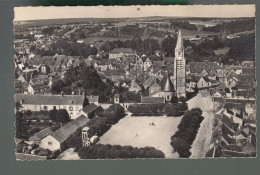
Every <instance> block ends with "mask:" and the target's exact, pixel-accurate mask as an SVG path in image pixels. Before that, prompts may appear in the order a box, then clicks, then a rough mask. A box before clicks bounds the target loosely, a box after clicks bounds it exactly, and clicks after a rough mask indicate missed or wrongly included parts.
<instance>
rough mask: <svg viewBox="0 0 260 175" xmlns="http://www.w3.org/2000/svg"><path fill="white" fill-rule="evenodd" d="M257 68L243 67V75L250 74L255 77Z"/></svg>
mask: <svg viewBox="0 0 260 175" xmlns="http://www.w3.org/2000/svg"><path fill="white" fill-rule="evenodd" d="M255 71H256V70H255V68H254V67H243V68H242V74H244V75H245V74H250V75H255Z"/></svg>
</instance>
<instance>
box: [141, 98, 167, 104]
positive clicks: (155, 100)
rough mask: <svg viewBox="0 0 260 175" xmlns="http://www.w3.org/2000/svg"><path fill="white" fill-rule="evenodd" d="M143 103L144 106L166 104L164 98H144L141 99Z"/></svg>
mask: <svg viewBox="0 0 260 175" xmlns="http://www.w3.org/2000/svg"><path fill="white" fill-rule="evenodd" d="M141 103H144V104H151V103H154V104H159V103H165V98H164V97H145V96H142V98H141Z"/></svg>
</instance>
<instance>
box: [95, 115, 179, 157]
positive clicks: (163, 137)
mask: <svg viewBox="0 0 260 175" xmlns="http://www.w3.org/2000/svg"><path fill="white" fill-rule="evenodd" d="M181 118H182V117H164V116H162V117H131V116H129V115H128V116H126V117H125V118H123V119H121V120H120V121H119V122H118V123H117V124H116V125H114V126H112V128H111V129H110V130H109V131H108V132H106V133H105V134H104V135H103V136H102V137H100V141H99V142H98V143H101V144H111V145H122V146H127V145H131V146H133V147H139V148H141V147H146V146H150V147H154V148H156V149H158V150H161V151H162V152H163V153H164V154H165V157H166V158H178V157H179V155H178V153H173V148H172V146H171V145H170V142H171V136H172V135H174V134H175V132H176V131H177V130H178V128H177V127H178V125H179V123H180V121H181ZM152 123H154V125H153V124H152Z"/></svg>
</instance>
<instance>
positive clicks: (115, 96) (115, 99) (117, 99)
mask: <svg viewBox="0 0 260 175" xmlns="http://www.w3.org/2000/svg"><path fill="white" fill-rule="evenodd" d="M114 103H115V104H118V103H120V94H115V95H114Z"/></svg>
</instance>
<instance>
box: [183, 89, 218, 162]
mask: <svg viewBox="0 0 260 175" xmlns="http://www.w3.org/2000/svg"><path fill="white" fill-rule="evenodd" d="M188 107H189V109H192V108H201V110H202V111H203V113H202V116H203V117H204V120H203V121H202V123H201V124H200V125H201V126H200V128H199V131H198V134H197V136H196V138H195V140H194V142H193V144H192V146H191V150H190V151H191V157H190V158H204V157H205V154H206V151H207V150H208V147H209V145H210V139H211V133H212V121H213V118H214V113H213V112H212V111H211V97H210V95H209V93H208V92H199V93H198V95H197V96H196V97H194V98H192V99H191V100H190V101H188Z"/></svg>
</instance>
